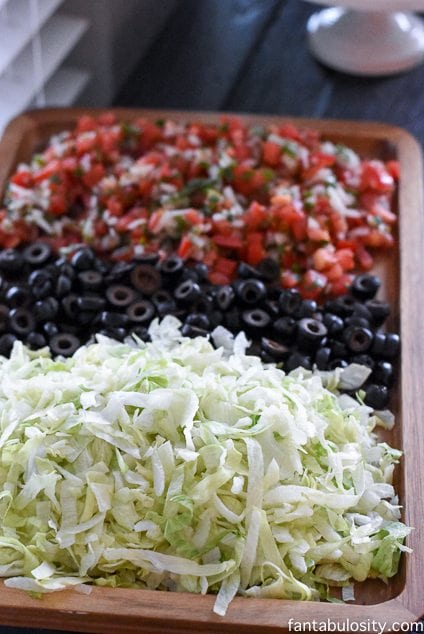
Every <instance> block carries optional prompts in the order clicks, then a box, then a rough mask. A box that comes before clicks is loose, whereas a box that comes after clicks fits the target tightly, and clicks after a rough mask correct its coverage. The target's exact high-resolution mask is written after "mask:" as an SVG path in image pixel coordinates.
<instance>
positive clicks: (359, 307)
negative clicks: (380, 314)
mask: <svg viewBox="0 0 424 634" xmlns="http://www.w3.org/2000/svg"><path fill="white" fill-rule="evenodd" d="M351 317H363V318H364V319H366V320H367V321H368V322H369V323H371V319H372V317H371V313H370V311H369V310H368V308H367V307H366V305H365V304H361V303H360V302H357V303H356V304H355V308H354V309H353V313H352V315H351V316H350V317H348V319H350V318H351Z"/></svg>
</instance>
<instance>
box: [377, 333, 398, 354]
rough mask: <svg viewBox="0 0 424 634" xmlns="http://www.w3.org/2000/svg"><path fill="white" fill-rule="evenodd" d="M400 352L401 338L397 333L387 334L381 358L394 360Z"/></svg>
mask: <svg viewBox="0 0 424 634" xmlns="http://www.w3.org/2000/svg"><path fill="white" fill-rule="evenodd" d="M399 350H400V338H399V335H398V334H396V333H395V332H388V333H386V337H385V340H384V346H383V352H382V353H381V356H382V357H384V358H385V359H394V358H396V357H397V356H398V354H399Z"/></svg>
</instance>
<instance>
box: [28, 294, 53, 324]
mask: <svg viewBox="0 0 424 634" xmlns="http://www.w3.org/2000/svg"><path fill="white" fill-rule="evenodd" d="M33 310H34V317H35V319H36V320H37V321H52V320H53V319H54V318H55V317H56V315H57V313H58V312H59V302H58V301H57V299H56V298H55V297H46V298H45V299H39V300H38V301H36V302H35V304H34V308H33Z"/></svg>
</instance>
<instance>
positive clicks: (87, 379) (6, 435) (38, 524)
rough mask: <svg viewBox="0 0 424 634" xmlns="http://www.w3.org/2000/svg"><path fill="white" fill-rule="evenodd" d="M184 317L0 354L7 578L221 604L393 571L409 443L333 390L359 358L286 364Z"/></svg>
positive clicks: (0, 545) (2, 553)
mask: <svg viewBox="0 0 424 634" xmlns="http://www.w3.org/2000/svg"><path fill="white" fill-rule="evenodd" d="M179 327H180V324H179V322H178V320H176V319H175V318H172V317H167V318H165V319H164V320H163V321H162V322H161V323H158V322H155V323H154V324H153V325H152V327H151V330H150V333H151V338H152V341H151V342H150V343H146V344H145V343H143V342H141V341H135V342H134V341H131V342H127V343H118V342H116V341H112V340H110V339H107V338H105V337H102V336H99V337H98V339H97V342H96V343H93V344H90V345H87V346H83V347H82V348H80V349H79V350H78V351H77V352H76V353H75V354H74V356H73V357H72V358H69V359H61V358H59V359H56V360H54V359H51V358H50V356H49V353H48V351H47V350H43V351H39V352H32V351H30V350H29V349H27V348H26V347H25V346H23V345H22V344H21V343H16V344H15V346H14V348H13V352H12V355H11V357H10V359H5V358H0V518H1V519H0V575H1V576H3V577H7V579H6V582H5V583H6V585H8V586H10V587H14V588H22V589H24V590H27V591H31V592H35V593H43V592H53V591H56V590H61V589H63V588H66V587H70V586H74V587H76V588H78V589H79V590H80V591H83V592H86V591H87V585H86V584H97V585H100V586H110V587H118V586H121V587H142V588H149V589H167V590H175V591H189V592H199V593H206V592H212V593H216V594H217V598H216V604H215V611H216V612H217V614H221V615H223V614H225V612H226V609H227V607H228V604H229V603H230V601H231V600H232V598H233V597H234V596H235V595H236V594H242V595H245V596H255V597H274V598H275V597H278V598H287V599H304V600H305V599H306V600H319V599H326V598H328V596H329V587H334V586H342V587H346V591H345V597H346V598H347V599H350V598H351V597H352V596H353V594H352V584H353V582H354V581H362V580H364V579H366V578H367V577H369V576H371V577H380V578H382V579H387V578H388V577H391V576H392V575H394V574H395V573H396V570H397V566H398V561H399V557H400V554H401V552H402V551H404V550H409V549H407V548H406V547H405V546H403V542H404V539H405V537H406V536H407V535H408V533H409V531H410V529H409V528H408V527H406V526H405V525H404V524H402V523H401V522H400V521H399V520H400V510H399V506H398V503H397V498H396V497H395V492H394V489H393V486H392V474H393V468H394V465H395V463H396V462H398V460H399V458H400V452H399V451H397V450H394V449H392V448H391V447H389V446H388V445H387V444H386V443H381V442H378V438H377V436H376V434H375V432H374V428H375V426H376V424H378V423H379V418H378V417H377V416H376V415H374V413H373V412H372V410H371V409H370V408H368V407H366V406H365V405H363V404H362V403H361V402H360V401H356V400H355V399H353V398H351V397H347V396H343V395H340V394H339V393H338V391H337V385H338V383H339V382H340V381H343V382H344V383H346V382H349V384H350V385H353V384H355V385H356V383H357V382H358V381H359V379H360V376H361V374H362V373H361V370H358V368H357V367H355V368H353V369H352V370H350V371H347V370H345V371H343V372H339V373H336V374H335V375H334V376H333V377H329V376H327V375H326V376H325V377H322V376H320V375H319V374H318V373H312V372H308V371H305V370H302V369H298V370H296V371H295V372H293V373H291V374H289V375H285V374H284V372H282V371H281V370H280V369H278V368H277V367H275V366H273V365H272V364H267V365H264V364H262V362H261V361H260V360H259V359H258V358H257V357H254V356H248V355H246V354H245V351H246V345H247V342H246V339H245V337H244V335H240V336H238V337H236V338H235V339H234V338H232V337H231V336H229V335H228V333H226V332H224V331H223V330H222V329H221V330H219V331H218V332H217V333H216V341H215V343H216V342H217V341H218V342H220V343H221V345H222V347H221V348H218V349H216V348H215V347H213V346H212V344H211V343H210V342H209V341H208V340H207V339H205V338H201V337H199V338H196V339H187V338H184V337H182V336H181V332H180V329H179ZM352 381H353V383H352Z"/></svg>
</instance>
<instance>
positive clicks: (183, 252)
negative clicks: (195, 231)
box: [177, 236, 193, 259]
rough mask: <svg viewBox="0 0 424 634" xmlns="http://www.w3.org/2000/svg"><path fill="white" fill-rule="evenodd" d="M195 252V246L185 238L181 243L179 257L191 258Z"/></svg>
mask: <svg viewBox="0 0 424 634" xmlns="http://www.w3.org/2000/svg"><path fill="white" fill-rule="evenodd" d="M192 251H193V244H192V242H191V240H190V238H188V237H187V236H184V237H183V238H182V240H181V242H180V246H179V247H178V251H177V253H178V255H179V256H180V258H184V259H186V258H189V257H190V256H191V254H192Z"/></svg>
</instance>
